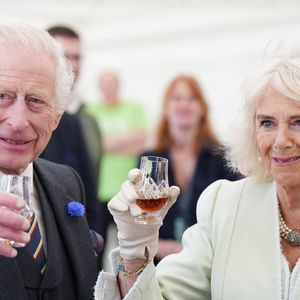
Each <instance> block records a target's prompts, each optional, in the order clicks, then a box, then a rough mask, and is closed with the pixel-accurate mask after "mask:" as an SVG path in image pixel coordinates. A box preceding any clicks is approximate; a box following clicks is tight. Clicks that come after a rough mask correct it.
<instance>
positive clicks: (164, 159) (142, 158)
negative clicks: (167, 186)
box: [141, 155, 169, 162]
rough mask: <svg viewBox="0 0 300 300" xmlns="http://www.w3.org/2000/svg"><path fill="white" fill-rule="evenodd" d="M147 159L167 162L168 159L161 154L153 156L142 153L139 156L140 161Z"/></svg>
mask: <svg viewBox="0 0 300 300" xmlns="http://www.w3.org/2000/svg"><path fill="white" fill-rule="evenodd" d="M146 159H147V160H149V161H154V162H168V161H169V160H168V159H167V158H165V157H161V156H155V155H143V156H141V161H142V160H146Z"/></svg>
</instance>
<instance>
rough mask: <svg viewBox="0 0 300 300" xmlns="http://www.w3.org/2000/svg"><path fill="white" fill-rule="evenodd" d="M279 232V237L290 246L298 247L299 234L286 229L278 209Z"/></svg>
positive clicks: (299, 244) (299, 243) (299, 242)
mask: <svg viewBox="0 0 300 300" xmlns="http://www.w3.org/2000/svg"><path fill="white" fill-rule="evenodd" d="M279 231H280V237H281V238H283V239H284V240H286V241H287V242H288V243H289V244H290V245H292V246H300V232H298V231H295V230H292V229H291V228H290V227H288V226H287V225H286V223H285V221H284V219H283V217H282V215H281V211H280V207H279Z"/></svg>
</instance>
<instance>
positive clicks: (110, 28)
mask: <svg viewBox="0 0 300 300" xmlns="http://www.w3.org/2000/svg"><path fill="white" fill-rule="evenodd" d="M1 2H3V3H1ZM0 10H1V19H2V22H8V21H24V22H27V23H31V24H33V25H36V26H38V27H41V28H46V27H48V26H50V25H53V24H56V23H62V24H65V25H70V26H73V27H74V28H75V29H77V30H78V31H79V32H80V33H81V35H82V37H83V39H84V46H85V50H84V62H83V70H82V77H81V80H80V82H79V87H78V88H79V90H80V92H81V94H82V95H83V96H84V97H85V99H87V100H89V101H95V100H97V99H98V98H99V97H100V96H99V94H98V90H97V86H96V81H97V76H98V74H99V72H100V71H101V70H104V69H107V68H112V69H115V70H118V71H119V72H120V75H121V78H122V93H123V95H124V97H125V98H128V99H130V100H135V101H138V102H140V103H141V104H142V105H143V106H144V107H145V109H146V110H147V111H148V114H149V121H150V124H151V125H152V126H153V125H154V124H155V122H156V117H157V114H158V112H159V107H160V101H161V95H162V91H163V89H164V87H165V85H166V84H167V82H168V81H169V80H170V79H171V78H172V77H173V76H174V75H176V74H177V73H191V74H194V75H195V76H196V77H197V78H198V79H199V80H200V82H201V83H202V85H203V88H204V91H205V93H206V95H207V98H208V101H209V103H210V106H211V110H212V113H211V117H212V123H213V126H214V128H215V129H216V131H217V133H218V134H219V136H220V137H221V136H222V135H223V133H224V132H225V130H226V128H227V126H228V124H229V123H231V122H232V120H233V119H234V116H235V115H236V107H237V106H238V104H239V102H240V101H241V98H242V93H241V90H240V86H241V82H242V80H243V78H244V77H245V75H246V74H247V73H248V71H249V69H250V68H252V67H253V66H255V65H256V64H258V63H260V62H261V60H262V58H263V52H264V49H265V46H266V44H267V43H268V42H269V41H270V40H271V39H272V38H274V37H275V36H277V35H279V34H283V33H285V32H288V31H291V30H295V29H298V28H299V27H300V1H292V0H286V1H279V0H278V1H276V0H273V1H271V0H270V1H258V0H257V1H255V0H253V1H233V0H232V1H217V0H215V1H200V0H198V1H196V0H184V1H183V0H182V1H180V0H177V1H176V0H160V1H159V0H152V1H145V0H139V1H138V0H122V1H121V0H119V1H117V0H106V1H100V0H85V1H79V0H73V1H72V0H60V1H59V0H52V1H51V0H47V1H46V0H44V1H35V0H29V1H22V0H10V1H4V0H2V1H0ZM295 38H296V37H295ZM299 39H300V37H299Z"/></svg>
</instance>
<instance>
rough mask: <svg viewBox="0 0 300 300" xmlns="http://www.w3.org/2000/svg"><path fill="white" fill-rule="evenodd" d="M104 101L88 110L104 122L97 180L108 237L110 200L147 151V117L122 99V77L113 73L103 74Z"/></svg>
mask: <svg viewBox="0 0 300 300" xmlns="http://www.w3.org/2000/svg"><path fill="white" fill-rule="evenodd" d="M99 86H100V89H101V92H102V95H103V101H98V102H96V103H93V104H91V105H90V106H89V107H88V111H89V112H90V113H91V115H93V116H94V117H95V118H96V119H97V120H98V122H99V126H100V125H101V132H102V148H103V153H102V157H101V165H100V180H99V183H98V198H100V201H101V207H102V209H101V212H100V222H101V223H100V225H101V229H100V231H99V233H100V234H101V235H102V236H103V238H104V240H106V234H107V229H108V226H109V224H110V223H113V219H112V216H111V214H110V213H109V211H108V209H107V202H108V201H109V200H110V199H111V198H112V197H113V196H114V195H115V194H116V193H117V192H118V190H119V189H120V185H121V184H122V182H123V181H124V180H125V179H126V178H127V174H128V171H129V170H130V169H132V168H133V167H134V166H136V164H137V155H138V154H140V153H141V152H143V151H144V147H145V141H146V137H147V136H146V130H145V127H146V117H145V112H144V111H143V109H142V108H141V107H140V106H139V105H137V104H136V103H133V102H129V101H123V100H121V99H120V95H119V86H120V84H119V79H118V77H117V75H116V74H115V73H114V72H111V71H106V72H104V73H102V75H101V76H100V84H99Z"/></svg>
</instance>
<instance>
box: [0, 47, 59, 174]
mask: <svg viewBox="0 0 300 300" xmlns="http://www.w3.org/2000/svg"><path fill="white" fill-rule="evenodd" d="M55 76H56V66H55V63H54V60H53V59H52V58H50V57H49V56H47V55H45V54H36V53H32V52H30V51H29V50H26V49H25V50H24V49H22V50H20V49H11V48H10V49H9V50H7V49H3V48H0V153H1V155H0V171H2V172H5V173H20V172H22V171H23V170H24V169H25V168H26V167H27V165H28V164H29V163H30V162H31V161H33V160H34V159H36V158H37V157H38V156H39V154H40V153H41V152H42V151H43V150H44V148H45V147H46V145H47V143H48V141H49V139H50V137H51V134H52V131H53V130H54V129H55V128H56V127H57V125H58V122H59V120H60V115H58V114H57V113H56V111H55V78H56V77H55Z"/></svg>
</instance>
